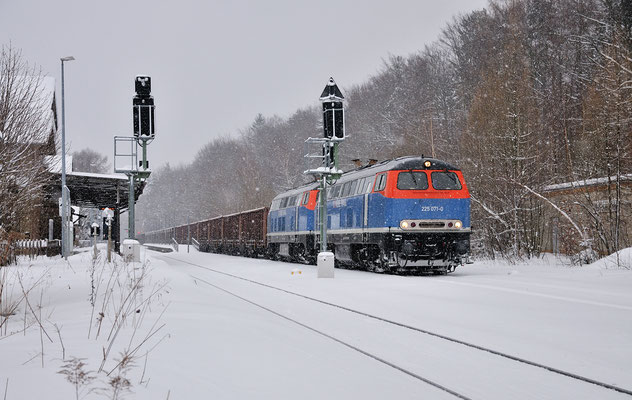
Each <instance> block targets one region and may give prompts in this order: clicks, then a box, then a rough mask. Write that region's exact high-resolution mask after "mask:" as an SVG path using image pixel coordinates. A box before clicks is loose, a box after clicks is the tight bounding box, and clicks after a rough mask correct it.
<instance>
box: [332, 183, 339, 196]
mask: <svg viewBox="0 0 632 400" xmlns="http://www.w3.org/2000/svg"><path fill="white" fill-rule="evenodd" d="M338 193H340V185H338V186H334V188H333V189H332V190H331V198H332V199H335V198H336V197H338Z"/></svg>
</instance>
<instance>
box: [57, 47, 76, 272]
mask: <svg viewBox="0 0 632 400" xmlns="http://www.w3.org/2000/svg"><path fill="white" fill-rule="evenodd" d="M74 59H75V58H74V57H73V56H67V57H62V58H60V60H61V254H62V256H63V257H64V258H65V259H68V252H69V250H70V249H69V246H68V244H67V241H68V238H67V235H68V233H69V232H67V230H68V226H67V225H68V221H67V220H68V210H67V208H68V202H69V201H70V199H69V198H68V193H67V192H68V188H67V187H66V110H65V108H64V62H65V61H73V60H74Z"/></svg>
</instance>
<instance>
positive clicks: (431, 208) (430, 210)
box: [421, 206, 443, 212]
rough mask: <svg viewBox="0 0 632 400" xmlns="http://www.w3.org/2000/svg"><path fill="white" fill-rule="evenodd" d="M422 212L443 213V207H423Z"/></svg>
mask: <svg viewBox="0 0 632 400" xmlns="http://www.w3.org/2000/svg"><path fill="white" fill-rule="evenodd" d="M421 211H422V212H433V211H434V212H437V211H439V212H442V211H443V207H442V206H421Z"/></svg>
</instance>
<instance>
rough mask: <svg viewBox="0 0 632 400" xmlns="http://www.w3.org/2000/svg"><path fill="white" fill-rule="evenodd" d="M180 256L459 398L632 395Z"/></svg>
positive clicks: (232, 288) (257, 301)
mask: <svg viewBox="0 0 632 400" xmlns="http://www.w3.org/2000/svg"><path fill="white" fill-rule="evenodd" d="M164 257H165V258H170V259H172V260H176V259H175V258H171V257H168V256H164ZM177 261H178V262H182V263H186V264H189V265H192V266H194V267H196V268H200V269H201V270H202V271H206V272H202V271H200V272H199V273H194V274H191V276H192V277H193V278H194V279H195V280H196V282H199V283H203V284H205V285H208V286H209V287H213V288H214V290H220V291H222V292H224V293H226V294H229V295H231V296H234V297H237V298H239V299H241V300H242V301H246V302H248V303H250V304H251V305H253V306H256V307H258V308H260V309H261V310H262V311H265V312H268V313H272V314H274V315H276V316H277V317H279V318H283V319H286V320H288V321H291V322H293V323H294V324H297V325H299V326H300V327H302V328H304V329H309V330H310V331H312V332H314V333H317V334H319V335H321V336H322V337H324V338H326V339H327V340H330V341H332V345H334V346H339V345H343V346H345V347H346V348H347V350H352V351H356V352H360V353H362V354H364V355H365V356H367V357H369V358H371V359H373V360H375V361H378V362H381V363H383V364H385V365H388V366H389V367H391V368H395V369H397V370H399V371H401V372H402V373H405V374H407V375H409V376H411V377H413V378H416V379H418V380H420V381H422V382H424V383H425V384H429V385H432V386H434V387H435V388H438V389H441V390H443V391H444V392H446V393H448V394H450V395H451V396H454V397H457V398H463V399H478V398H481V399H486V398H514V399H517V398H573V399H580V398H586V399H590V398H629V397H630V396H631V395H632V391H630V390H628V389H625V388H621V387H618V386H615V385H612V384H609V383H606V382H601V381H598V380H596V379H591V378H589V377H586V376H581V375H579V374H576V373H572V372H568V371H564V370H562V369H558V368H555V367H553V366H549V365H545V364H542V363H538V362H534V361H530V360H527V359H525V358H523V357H517V356H513V355H511V354H507V353H505V352H500V351H496V350H494V349H492V348H489V347H485V346H480V345H477V344H475V343H471V342H467V341H462V340H459V339H456V338H453V337H448V336H445V335H442V334H439V333H436V332H433V331H431V330H427V329H423V328H421V327H419V326H414V325H411V324H406V323H401V322H398V321H395V320H391V319H389V318H385V317H381V316H378V315H373V314H370V313H366V312H363V311H360V310H356V309H353V308H349V307H346V306H344V305H341V304H337V303H335V302H329V301H325V300H321V299H318V298H315V297H310V296H306V295H304V294H301V293H299V292H296V291H292V290H287V289H284V288H281V287H276V286H274V285H270V284H267V283H264V282H260V281H257V280H254V279H250V278H247V277H244V276H239V275H236V274H232V273H228V272H225V271H221V270H219V269H215V268H210V267H208V266H205V265H201V264H199V263H193V262H189V261H184V260H181V259H177ZM334 342H335V344H334Z"/></svg>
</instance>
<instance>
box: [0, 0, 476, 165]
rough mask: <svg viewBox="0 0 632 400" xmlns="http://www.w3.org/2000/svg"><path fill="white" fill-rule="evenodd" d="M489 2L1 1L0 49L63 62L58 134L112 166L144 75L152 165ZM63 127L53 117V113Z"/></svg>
mask: <svg viewBox="0 0 632 400" xmlns="http://www.w3.org/2000/svg"><path fill="white" fill-rule="evenodd" d="M486 4H487V0H443V1H436V0H389V1H385V0H362V1H360V0H358V1H345V0H338V1H328V0H321V1H309V2H308V1H300V0H266V1H264V0H261V1H217V0H209V1H201V0H200V1H193V0H178V1H165V0H152V1H149V0H134V1H129V0H128V1H123V0H109V1H86V0H55V1H51V0H37V1H36V0H0V43H1V44H4V45H6V44H8V43H9V42H10V43H11V44H12V45H13V47H15V48H19V49H21V50H22V52H23V57H24V58H25V59H26V60H28V61H29V62H32V63H36V64H38V65H39V66H41V68H42V70H43V71H44V73H45V74H47V75H51V76H53V77H55V78H56V79H57V87H58V89H57V98H58V109H59V112H60V113H61V89H60V86H61V85H60V81H61V78H60V75H61V72H60V61H59V58H60V57H62V56H69V55H72V56H74V57H75V58H76V61H72V62H70V63H67V64H66V85H65V89H66V137H67V141H68V142H69V143H70V145H71V150H72V151H77V150H80V149H83V148H85V147H91V148H93V149H94V150H97V151H99V152H101V153H103V154H105V155H107V156H108V157H109V159H110V160H112V154H113V137H114V136H115V135H122V136H130V135H131V134H132V106H131V105H132V96H133V95H134V77H135V76H136V75H138V74H147V75H150V76H151V77H152V89H153V90H152V94H153V95H154V98H155V102H156V106H157V107H156V126H157V133H156V140H155V141H154V142H153V143H152V144H151V145H150V147H149V159H150V162H151V167H152V168H156V167H158V166H160V165H163V164H165V163H166V162H169V163H171V164H172V165H174V164H179V163H188V162H190V161H191V160H192V159H193V157H194V156H195V153H196V152H197V150H198V149H199V148H200V147H201V146H203V145H204V144H206V143H208V142H209V141H210V140H212V139H213V138H214V137H219V136H225V135H236V134H237V132H238V131H239V130H240V129H243V128H245V127H247V126H248V125H249V124H250V123H251V122H252V121H253V119H254V117H255V116H256V115H257V114H258V113H262V114H263V115H265V116H271V115H274V114H276V115H280V116H283V117H286V116H289V115H290V114H291V113H292V112H294V111H295V110H296V109H298V108H301V107H305V106H309V105H314V104H318V96H319V95H320V93H321V91H322V89H323V87H324V86H325V84H326V83H327V80H328V78H329V77H330V76H333V77H334V79H335V80H336V81H337V82H338V84H339V86H340V87H341V88H342V90H343V92H344V89H345V87H350V86H352V85H354V84H358V83H361V82H363V81H365V80H366V79H367V78H368V77H369V76H371V75H374V74H375V73H376V72H378V71H379V69H380V68H381V66H382V63H383V59H385V58H386V57H388V55H389V54H394V55H408V54H410V53H414V52H416V51H419V50H421V49H423V47H424V45H426V44H430V43H431V42H433V41H435V40H436V39H437V37H438V35H439V33H440V32H441V29H442V28H444V27H445V25H446V23H448V22H449V21H451V20H452V18H453V17H454V16H455V15H458V14H461V13H465V12H468V11H471V10H473V9H480V8H483V7H485V5H486ZM60 120H61V114H60Z"/></svg>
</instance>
